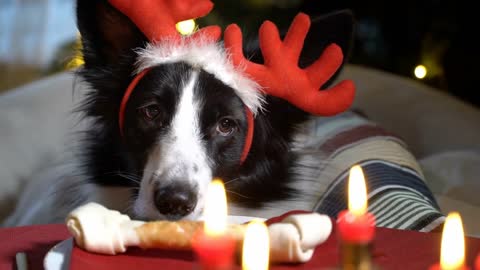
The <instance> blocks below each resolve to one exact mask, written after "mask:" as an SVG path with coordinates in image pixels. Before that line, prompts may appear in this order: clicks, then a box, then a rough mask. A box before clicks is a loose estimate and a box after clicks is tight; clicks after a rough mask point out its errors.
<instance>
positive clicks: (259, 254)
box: [242, 220, 270, 270]
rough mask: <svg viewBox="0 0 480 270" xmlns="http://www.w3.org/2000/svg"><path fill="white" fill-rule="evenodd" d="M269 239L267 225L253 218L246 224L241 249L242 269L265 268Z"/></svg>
mask: <svg viewBox="0 0 480 270" xmlns="http://www.w3.org/2000/svg"><path fill="white" fill-rule="evenodd" d="M269 253H270V240H269V233H268V228H267V225H265V223H264V222H262V221H257V220H253V221H251V222H250V223H248V225H247V229H246V230H245V238H244V240H243V249H242V269H243V270H267V269H268V261H269V260H268V258H269Z"/></svg>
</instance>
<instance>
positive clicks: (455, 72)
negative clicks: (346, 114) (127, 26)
mask: <svg viewBox="0 0 480 270" xmlns="http://www.w3.org/2000/svg"><path fill="white" fill-rule="evenodd" d="M214 2H215V9H214V12H213V13H212V14H210V15H209V16H208V17H207V18H206V19H205V21H208V22H210V23H218V24H220V25H222V26H226V25H228V24H229V23H232V22H237V23H238V24H240V25H242V28H246V29H248V30H249V31H257V29H258V27H259V25H260V24H261V22H262V21H263V20H265V19H269V20H272V21H274V22H275V23H276V24H277V25H279V27H288V25H289V24H290V22H291V20H292V19H293V17H294V16H295V15H296V14H297V13H298V12H300V11H302V12H305V13H307V14H309V15H310V16H316V15H319V14H324V13H328V12H331V11H335V10H339V9H350V10H351V11H353V13H354V16H355V19H356V32H355V43H354V49H353V51H352V54H351V57H350V62H351V63H353V64H359V65H365V66H369V67H374V68H378V69H381V70H385V71H388V72H392V73H395V74H399V75H402V76H407V77H411V78H414V79H417V78H415V76H414V72H413V71H414V69H415V67H416V66H417V65H424V66H425V67H426V68H427V76H426V77H425V78H424V79H422V80H421V81H422V82H423V83H425V84H428V85H430V86H433V87H435V88H436V89H438V90H439V91H445V92H448V93H450V94H452V95H455V96H457V97H459V98H461V99H463V100H464V101H466V102H469V103H471V104H474V105H476V106H480V95H477V91H478V90H477V89H476V84H475V82H476V78H477V77H478V76H479V75H478V72H479V71H480V69H479V68H478V66H479V53H478V47H479V46H478V45H477V44H478V43H477V42H474V39H476V38H477V37H476V35H477V34H478V33H480V31H479V29H478V27H479V26H480V24H479V23H477V22H476V21H477V18H476V17H475V16H478V15H476V9H475V8H473V7H472V5H473V4H466V3H464V2H463V1H453V0H450V1H447V0H443V1H442V0H426V1H385V0H364V1H341V0H335V1H325V0H282V1H279V0H278V1H275V0H270V1H268V0H246V1H214ZM472 3H473V2H472ZM201 23H204V21H202V22H201Z"/></svg>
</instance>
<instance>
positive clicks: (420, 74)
mask: <svg viewBox="0 0 480 270" xmlns="http://www.w3.org/2000/svg"><path fill="white" fill-rule="evenodd" d="M413 73H414V74H415V77H417V78H418V79H423V78H425V76H427V68H426V67H425V66H424V65H418V66H416V67H415V70H414V71H413Z"/></svg>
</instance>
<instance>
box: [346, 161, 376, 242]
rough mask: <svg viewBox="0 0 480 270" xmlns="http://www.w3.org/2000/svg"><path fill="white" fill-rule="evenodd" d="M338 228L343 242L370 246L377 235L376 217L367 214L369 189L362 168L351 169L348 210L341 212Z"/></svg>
mask: <svg viewBox="0 0 480 270" xmlns="http://www.w3.org/2000/svg"><path fill="white" fill-rule="evenodd" d="M337 228H338V232H339V235H340V239H341V240H342V242H347V243H350V244H368V243H370V242H371V241H372V240H373V237H374V235H375V217H374V216H373V215H372V214H371V213H368V212H367V188H366V185H365V177H364V176H363V172H362V168H361V167H360V166H353V167H352V168H351V169H350V176H349V179H348V210H344V211H342V212H340V214H339V215H338V219H337Z"/></svg>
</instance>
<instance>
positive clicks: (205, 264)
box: [192, 180, 236, 270]
mask: <svg viewBox="0 0 480 270" xmlns="http://www.w3.org/2000/svg"><path fill="white" fill-rule="evenodd" d="M204 217H205V223H204V229H203V230H202V231H199V232H198V233H197V234H196V235H195V236H194V238H193V240H192V246H193V250H194V251H195V254H196V255H197V257H198V259H199V260H200V264H201V267H202V269H205V270H220V269H221V270H226V269H230V268H231V267H232V264H233V258H234V252H235V247H236V246H235V245H236V243H235V240H234V239H233V238H232V237H230V236H229V235H228V234H226V228H227V199H226V195H225V188H224V186H223V183H222V182H221V181H220V180H213V181H212V182H211V184H210V186H209V189H208V192H207V197H206V201H205V208H204Z"/></svg>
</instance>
